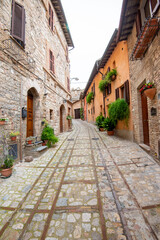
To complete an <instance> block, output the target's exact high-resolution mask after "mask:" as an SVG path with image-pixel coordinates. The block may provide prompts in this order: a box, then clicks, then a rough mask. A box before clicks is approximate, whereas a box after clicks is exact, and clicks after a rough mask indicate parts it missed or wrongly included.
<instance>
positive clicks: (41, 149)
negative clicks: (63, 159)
mask: <svg viewBox="0 0 160 240" xmlns="http://www.w3.org/2000/svg"><path fill="white" fill-rule="evenodd" d="M46 148H47V146H41V147H39V148H37V149H36V151H37V152H41V151H43V150H44V149H46Z"/></svg>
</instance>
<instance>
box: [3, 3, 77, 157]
mask: <svg viewBox="0 0 160 240" xmlns="http://www.w3.org/2000/svg"><path fill="white" fill-rule="evenodd" d="M0 18H1V23H0V83H1V88H0V118H7V119H8V122H7V124H6V125H4V126H0V127H1V129H0V131H1V132H2V130H5V131H7V132H8V133H9V132H11V131H20V133H21V135H20V144H19V145H20V146H19V149H22V145H23V144H24V142H25V139H26V137H29V136H37V137H38V139H40V135H41V131H42V128H43V126H42V124H41V122H42V120H43V119H46V120H47V121H48V122H49V124H50V125H51V126H52V127H53V128H54V131H55V134H58V133H59V132H62V131H66V130H68V122H67V120H66V116H67V114H68V112H69V111H71V103H70V101H69V100H70V97H71V94H70V86H69V84H70V81H69V79H70V76H69V67H70V66H69V64H70V63H69V58H68V50H69V48H70V47H71V48H73V47H74V46H73V42H72V38H71V35H70V32H69V28H68V25H67V22H66V18H65V15H64V11H63V8H62V5H61V2H60V0H58V1H56V0H37V1H29V0H27V1H23V0H17V1H14V0H12V1H11V0H5V1H4V0H2V1H1V7H0ZM22 109H23V114H24V115H22ZM26 110H27V117H25V111H26ZM2 128H3V129H2ZM21 155H22V153H21ZM21 157H22V156H21Z"/></svg>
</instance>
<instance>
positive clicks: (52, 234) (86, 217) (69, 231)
mask: <svg viewBox="0 0 160 240" xmlns="http://www.w3.org/2000/svg"><path fill="white" fill-rule="evenodd" d="M48 236H49V237H48V238H46V240H47V239H48V240H49V239H57V240H58V239H86V240H90V239H93V240H101V239H102V231H101V226H100V216H99V214H98V213H85V212H84V213H61V212H60V213H58V212H56V213H54V214H53V216H52V221H51V223H50V226H49V230H48Z"/></svg>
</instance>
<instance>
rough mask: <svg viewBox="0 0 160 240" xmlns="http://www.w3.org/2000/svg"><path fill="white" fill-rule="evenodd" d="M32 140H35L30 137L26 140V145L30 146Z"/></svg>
mask: <svg viewBox="0 0 160 240" xmlns="http://www.w3.org/2000/svg"><path fill="white" fill-rule="evenodd" d="M34 140H35V138H34V137H32V136H30V137H27V138H26V142H27V144H32V143H33V141H34Z"/></svg>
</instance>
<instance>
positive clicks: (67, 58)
mask: <svg viewBox="0 0 160 240" xmlns="http://www.w3.org/2000/svg"><path fill="white" fill-rule="evenodd" d="M66 60H67V62H68V61H69V57H68V47H67V46H66Z"/></svg>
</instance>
